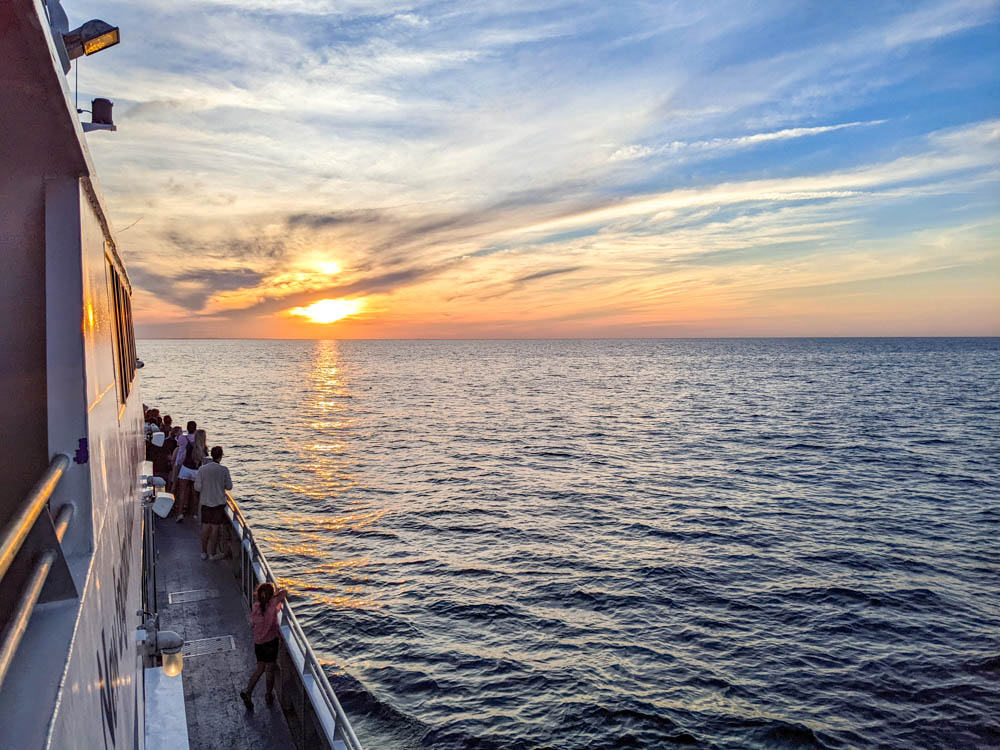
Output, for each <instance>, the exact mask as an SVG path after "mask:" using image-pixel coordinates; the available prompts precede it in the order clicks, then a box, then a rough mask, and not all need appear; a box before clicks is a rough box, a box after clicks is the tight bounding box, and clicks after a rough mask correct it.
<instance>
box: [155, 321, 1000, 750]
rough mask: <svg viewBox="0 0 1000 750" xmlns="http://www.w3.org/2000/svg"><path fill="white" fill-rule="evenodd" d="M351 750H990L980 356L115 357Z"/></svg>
mask: <svg viewBox="0 0 1000 750" xmlns="http://www.w3.org/2000/svg"><path fill="white" fill-rule="evenodd" d="M139 356H140V358H142V359H143V360H145V362H146V367H145V369H144V370H142V371H141V372H142V380H141V388H142V393H143V400H144V401H146V402H147V403H148V404H150V405H156V406H158V407H159V408H161V410H164V411H166V412H169V413H171V414H172V415H173V416H174V418H175V421H181V422H183V421H186V420H187V419H189V418H195V419H197V420H198V422H199V424H200V426H203V427H205V428H206V429H207V430H208V433H209V442H210V444H217V443H218V444H221V445H223V446H224V448H225V450H226V459H225V462H226V463H227V464H228V465H229V466H230V467H231V469H232V473H233V477H234V481H235V483H236V489H235V491H234V494H235V495H236V496H237V498H238V499H239V500H240V501H241V504H242V505H243V507H244V509H245V510H246V513H247V515H248V517H249V518H250V519H251V521H252V522H253V523H254V526H255V529H256V530H257V536H258V539H260V540H262V541H263V542H264V544H265V548H266V549H267V551H268V558H269V560H270V561H271V563H272V565H273V566H274V568H275V570H276V571H277V572H278V574H279V576H280V577H281V578H282V579H283V580H284V581H286V582H287V583H288V584H289V585H291V587H292V588H293V592H294V593H293V603H294V605H295V607H296V611H297V612H299V613H300V617H301V618H302V620H303V621H304V624H305V625H306V626H307V631H308V633H309V635H310V638H311V639H312V642H313V645H314V647H315V649H316V651H317V654H318V655H319V656H320V658H321V659H322V660H323V661H324V663H325V664H326V665H327V670H328V674H329V676H330V678H331V681H332V683H333V685H334V687H335V688H336V689H337V691H338V694H339V695H340V696H341V700H342V702H343V703H344V705H345V709H346V710H347V711H348V712H349V714H350V715H351V716H352V719H353V723H354V724H355V728H356V730H357V732H358V734H359V736H360V737H361V739H362V741H363V742H364V743H365V744H366V746H367V747H368V748H370V749H371V750H376V749H378V748H404V747H405V748H411V747H430V748H511V749H515V750H516V749H519V748H525V749H527V748H537V749H541V748H552V749H559V750H564V749H565V750H571V749H583V748H587V749H591V748H593V749H597V748H602V749H604V748H630V747H642V748H667V747H673V746H685V745H686V746H693V747H702V748H772V747H778V748H848V747H850V748H855V747H857V748H941V747H949V748H966V747H997V746H1000V719H998V717H1000V543H998V539H1000V340H998V339H853V340H848V339H815V340H810V339H789V340H745V339H744V340H620V341H340V342H337V341H142V342H140V344H139Z"/></svg>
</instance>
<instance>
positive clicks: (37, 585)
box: [0, 550, 56, 687]
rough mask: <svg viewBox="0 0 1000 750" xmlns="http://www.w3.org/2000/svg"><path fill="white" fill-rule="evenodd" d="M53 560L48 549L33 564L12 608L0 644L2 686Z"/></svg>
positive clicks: (54, 558) (53, 554) (0, 679)
mask: <svg viewBox="0 0 1000 750" xmlns="http://www.w3.org/2000/svg"><path fill="white" fill-rule="evenodd" d="M55 560H56V553H55V552H53V551H52V550H48V551H47V552H45V553H44V554H43V555H42V557H41V559H40V560H39V561H38V564H37V565H36V566H35V571H34V572H33V573H32V574H31V579H30V580H29V581H28V587H27V588H26V589H25V590H24V593H22V594H21V598H20V599H19V600H18V602H17V607H16V608H15V610H14V618H13V619H12V620H11V622H10V625H8V626H7V631H6V632H5V633H4V638H3V644H2V645H0V687H2V686H3V681H4V677H6V676H7V670H8V669H10V665H11V664H12V663H13V662H14V655H15V654H16V653H17V647H18V646H20V645H21V639H22V638H23V637H24V631H26V630H27V629H28V621H29V620H30V619H31V613H32V612H34V611H35V605H36V604H37V603H38V597H39V596H41V595H42V587H43V586H44V585H45V578H46V577H47V576H48V574H49V570H50V569H51V568H52V563H54V562H55Z"/></svg>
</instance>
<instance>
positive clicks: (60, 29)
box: [42, 0, 121, 73]
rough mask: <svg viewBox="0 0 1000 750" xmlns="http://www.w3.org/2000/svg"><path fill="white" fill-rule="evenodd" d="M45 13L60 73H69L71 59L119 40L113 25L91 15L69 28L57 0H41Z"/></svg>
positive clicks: (118, 34)
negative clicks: (57, 57) (88, 19)
mask: <svg viewBox="0 0 1000 750" xmlns="http://www.w3.org/2000/svg"><path fill="white" fill-rule="evenodd" d="M42 2H43V3H44V4H45V10H46V12H47V13H48V17H49V27H50V28H51V29H52V39H53V41H54V42H55V43H56V52H58V53H59V62H60V64H61V65H62V69H63V73H69V71H70V66H71V61H72V60H75V59H76V58H78V57H80V55H92V54H94V53H95V52H100V51H101V50H102V49H107V48H108V47H113V46H114V45H116V44H118V42H120V41H121V33H120V32H119V30H118V27H117V26H112V25H111V24H109V23H105V22H104V21H101V20H98V19H96V18H95V19H94V20H92V21H87V23H85V24H83V25H82V26H79V27H77V28H75V29H73V30H72V31H70V30H69V19H68V18H67V17H66V11H64V10H63V8H62V5H61V4H60V1H59V0H42Z"/></svg>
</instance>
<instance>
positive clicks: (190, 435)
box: [167, 419, 198, 513]
mask: <svg viewBox="0 0 1000 750" xmlns="http://www.w3.org/2000/svg"><path fill="white" fill-rule="evenodd" d="M197 429H198V423H197V422H195V421H194V420H193V419H192V420H191V421H190V422H188V423H187V432H184V433H182V434H181V435H179V436H178V437H177V450H175V451H174V469H173V471H172V472H171V474H170V481H169V482H168V483H167V486H168V487H170V488H171V489H170V491H171V492H173V493H174V495H179V494H180V474H181V467H182V466H183V464H184V455H185V453H186V451H187V444H188V441H189V440H194V433H195V432H196V431H197ZM177 499H178V500H180V498H177ZM174 507H176V508H177V509H178V513H182V512H183V511H182V510H181V508H182V506H181V504H180V503H179V502H178V503H177V505H175V506H174Z"/></svg>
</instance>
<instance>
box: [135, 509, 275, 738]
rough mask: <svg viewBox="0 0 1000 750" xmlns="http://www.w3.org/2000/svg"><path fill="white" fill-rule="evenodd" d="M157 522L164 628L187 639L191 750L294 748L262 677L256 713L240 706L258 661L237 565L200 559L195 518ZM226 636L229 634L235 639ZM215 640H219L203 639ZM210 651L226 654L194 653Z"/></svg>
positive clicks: (186, 701)
mask: <svg viewBox="0 0 1000 750" xmlns="http://www.w3.org/2000/svg"><path fill="white" fill-rule="evenodd" d="M155 524H156V530H155V539H156V547H157V552H158V555H157V562H156V576H157V582H156V586H157V592H156V597H157V602H158V607H159V612H160V627H161V628H163V629H167V630H174V631H176V632H177V633H179V634H180V635H181V637H182V638H184V641H185V647H184V671H183V673H182V676H183V680H184V706H185V710H186V712H187V728H188V738H189V742H190V747H191V748H192V750H244V749H245V750H258V749H259V750H285V748H288V749H289V750H294V748H295V743H294V741H293V739H292V735H291V732H290V731H289V729H288V725H287V723H286V722H285V718H284V715H283V714H282V711H281V708H279V701H275V702H274V703H273V704H272V705H270V706H268V705H267V704H266V703H265V702H264V685H263V684H262V683H263V682H264V678H263V677H261V680H260V683H258V685H257V687H256V689H255V690H254V705H255V711H254V712H253V713H251V712H249V711H247V709H246V708H245V707H244V705H243V702H242V701H241V700H240V696H239V691H240V690H242V689H243V688H244V687H245V686H246V683H247V680H248V679H249V677H250V674H251V673H252V672H253V670H254V667H255V666H256V660H255V658H254V653H253V639H252V637H251V634H250V626H249V624H248V622H247V610H246V606H245V605H244V603H243V599H242V597H241V596H240V589H239V584H238V583H237V581H236V580H235V578H234V575H233V567H232V562H231V561H229V560H220V561H218V562H212V561H207V560H202V559H201V543H200V538H199V531H200V529H199V524H198V522H197V520H195V519H186V520H185V521H184V523H180V524H179V523H176V522H175V521H174V519H173V518H172V517H171V518H165V519H163V518H156V521H155ZM182 592H186V593H182ZM171 594H173V595H174V596H173V597H172V598H173V599H174V600H175V601H174V603H171V601H170V600H171V596H170V595H171ZM178 594H181V596H178ZM178 599H186V600H187V601H177V600H178ZM226 636H232V641H231V642H230V641H229V639H228V638H226ZM220 637H221V638H220ZM210 638H213V639H214V638H218V639H220V640H219V641H216V642H214V643H213V642H208V641H202V640H201V639H210ZM199 641H201V642H199ZM230 645H235V648H231V647H230ZM213 646H214V647H216V648H220V647H221V649H222V650H218V651H216V652H214V653H204V654H201V655H195V654H196V653H197V652H198V651H202V650H206V651H207V650H210V649H211V648H212V647H213ZM279 683H280V681H279ZM279 689H280V686H279Z"/></svg>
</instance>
